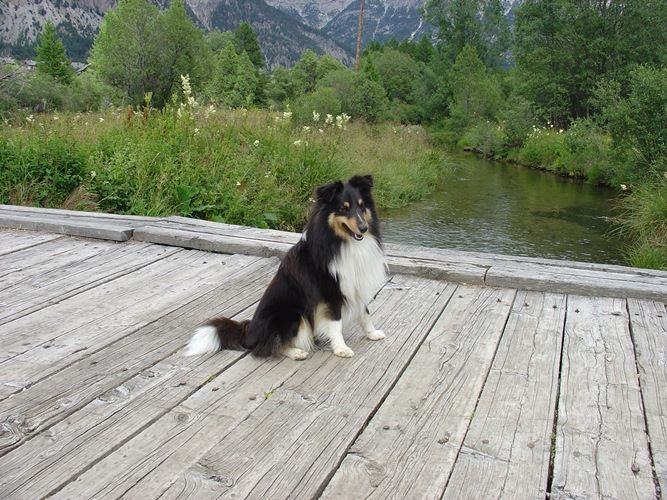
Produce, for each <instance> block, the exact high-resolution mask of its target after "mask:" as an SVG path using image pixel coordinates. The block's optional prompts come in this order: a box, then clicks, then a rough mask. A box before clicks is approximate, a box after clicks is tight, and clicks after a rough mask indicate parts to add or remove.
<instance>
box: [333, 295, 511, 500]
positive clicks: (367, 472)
mask: <svg viewBox="0 0 667 500" xmlns="http://www.w3.org/2000/svg"><path fill="white" fill-rule="evenodd" d="M514 296H515V292H514V291H513V290H499V289H491V288H478V287H459V289H458V290H457V292H456V293H455V294H454V296H453V297H452V300H451V301H450V302H449V304H448V305H447V307H446V308H445V310H444V312H443V313H442V315H441V316H440V318H439V320H438V322H437V323H436V324H435V326H434V327H433V329H432V330H431V332H430V333H429V335H428V336H427V338H426V340H425V342H424V343H423V344H422V346H421V347H420V348H419V350H418V352H417V354H416V355H415V357H414V359H413V360H412V362H411V363H410V365H409V366H408V368H407V369H406V370H405V373H404V374H403V375H402V376H401V378H400V379H399V381H398V383H397V384H396V386H395V387H394V388H393V390H392V391H391V393H390V394H389V396H388V397H387V399H386V401H384V403H383V404H382V406H381V407H380V408H379V409H378V411H377V413H376V414H375V415H374V416H373V418H372V419H371V421H370V422H369V423H368V425H367V426H366V428H365V429H364V431H363V432H362V433H361V435H360V436H359V437H358V438H357V440H356V441H355V442H354V444H353V445H352V447H351V448H350V450H349V452H348V453H347V455H346V456H345V459H344V460H343V462H342V463H341V465H340V467H339V468H338V470H337V471H336V473H335V474H334V476H333V478H332V479H331V482H330V483H329V484H328V485H327V487H326V489H325V490H324V493H323V495H322V497H323V498H438V497H440V495H442V493H443V492H444V489H445V484H446V482H447V478H448V477H449V475H450V472H451V470H452V467H453V466H454V461H455V460H456V456H457V454H458V451H459V448H460V447H461V443H462V441H463V439H464V437H465V433H466V430H467V429H468V425H469V423H470V420H471V419H472V417H473V413H474V412H475V406H476V403H477V399H478V397H479V394H480V392H481V390H482V387H483V384H484V380H485V378H486V375H487V373H488V371H489V368H490V367H491V363H492V361H493V357H494V354H495V351H496V348H497V346H498V342H499V340H500V337H501V334H502V331H503V328H504V326H505V323H506V321H507V318H508V315H509V313H510V309H511V307H512V302H513V300H514Z"/></svg>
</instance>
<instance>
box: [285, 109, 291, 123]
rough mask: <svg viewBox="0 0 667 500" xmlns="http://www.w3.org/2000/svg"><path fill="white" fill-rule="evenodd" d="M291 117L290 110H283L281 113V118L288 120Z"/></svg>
mask: <svg viewBox="0 0 667 500" xmlns="http://www.w3.org/2000/svg"><path fill="white" fill-rule="evenodd" d="M291 119H292V112H291V111H285V112H284V113H283V120H284V121H286V122H288V121H290V120H291Z"/></svg>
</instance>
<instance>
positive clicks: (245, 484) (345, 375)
mask: <svg viewBox="0 0 667 500" xmlns="http://www.w3.org/2000/svg"><path fill="white" fill-rule="evenodd" d="M0 227H2V228H3V229H0V345H2V349H0V498H3V499H6V498H18V499H35V498H41V497H46V496H49V497H51V496H53V497H56V498H66V499H72V498H77V499H78V498H92V497H95V498H102V497H114V498H117V497H125V498H137V499H147V498H157V497H160V498H210V497H233V498H246V497H250V498H262V499H268V498H270V499H273V498H286V497H292V498H313V497H322V498H366V497H372V498H410V499H412V498H441V497H444V498H452V499H458V498H464V499H468V498H480V499H488V498H506V499H524V498H531V499H532V498H539V499H545V498H551V499H554V498H558V499H566V498H567V499H571V498H576V499H583V498H591V499H592V498H608V499H632V498H639V499H653V498H661V491H665V488H666V487H667V310H666V306H665V303H667V273H664V272H654V271H645V270H637V269H630V268H624V267H620V266H603V265H596V264H585V263H573V262H559V261H548V260H542V259H530V258H512V257H506V256H489V255H484V254H470V253H463V252H451V251H445V250H433V249H424V248H407V247H405V248H401V247H396V246H389V247H388V249H387V253H388V255H389V262H390V270H391V271H392V275H391V279H390V280H389V281H388V282H387V283H386V285H385V286H384V287H383V288H382V290H381V291H380V292H379V294H378V295H377V297H376V299H375V300H374V301H373V303H372V304H371V313H372V315H373V317H374V322H375V323H376V325H377V326H378V328H382V329H383V330H384V331H385V333H386V334H387V339H386V340H384V341H381V342H370V341H368V340H366V339H365V338H364V337H363V335H362V334H361V332H360V331H358V330H357V329H354V330H350V331H348V332H347V335H346V336H347V339H348V343H349V345H350V346H351V347H352V348H353V349H354V351H355V353H356V355H355V356H354V357H353V358H351V359H341V358H337V357H335V356H333V355H332V354H331V353H330V352H329V351H326V350H322V351H318V352H316V353H315V354H314V355H313V356H312V357H311V358H309V359H308V360H306V361H302V362H294V361H291V360H288V359H271V360H260V359H256V358H253V357H252V356H248V355H246V353H243V352H234V351H223V352H221V353H217V354H214V355H210V356H204V357H195V358H185V357H183V356H182V350H183V347H184V346H185V344H186V343H187V341H188V339H189V336H190V334H191V333H192V331H193V328H194V327H195V326H196V325H197V324H198V323H200V322H201V321H203V320H205V319H207V318H209V317H211V316H213V315H218V314H222V315H228V316H234V317H237V318H245V317H248V316H249V315H251V314H252V311H253V308H254V306H255V305H256V303H257V301H258V299H259V298H260V296H261V294H262V292H263V289H264V287H265V286H266V285H267V283H268V282H269V280H270V279H271V277H272V275H273V273H274V272H275V270H276V268H277V265H278V262H279V260H278V258H277V257H279V256H280V255H282V253H283V252H284V251H285V250H286V249H287V248H289V246H290V245H291V243H292V242H293V241H294V240H295V238H297V237H298V236H297V235H294V234H291V233H281V232H277V231H261V230H257V229H251V228H240V227H234V226H226V225H219V224H213V223H208V222H202V221H193V220H188V219H182V218H167V219H151V218H145V217H117V216H110V215H104V214H85V213H76V212H66V211H48V210H35V209H25V208H20V207H8V206H4V207H2V206H0ZM25 229H29V230H30V231H27V230H25ZM72 235H74V236H72ZM82 236H89V238H84V237H82ZM202 250H213V251H215V252H222V253H215V252H210V251H202Z"/></svg>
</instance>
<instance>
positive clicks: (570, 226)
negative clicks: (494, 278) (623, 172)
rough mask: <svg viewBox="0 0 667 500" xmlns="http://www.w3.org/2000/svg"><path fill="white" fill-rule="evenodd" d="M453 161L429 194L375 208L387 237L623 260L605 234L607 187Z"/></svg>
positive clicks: (465, 159)
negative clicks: (379, 211) (402, 204)
mask: <svg viewBox="0 0 667 500" xmlns="http://www.w3.org/2000/svg"><path fill="white" fill-rule="evenodd" d="M453 163H454V172H453V174H451V175H447V176H446V177H445V178H444V179H443V181H442V183H441V186H440V188H439V189H438V191H437V193H435V194H434V195H433V196H431V197H430V198H429V199H427V200H424V201H422V202H419V203H415V204H413V205H410V206H409V207H406V208H402V209H395V210H386V211H384V212H383V213H382V217H383V233H384V237H385V240H386V241H388V242H392V243H403V244H411V245H424V246H431V247H440V248H451V249H459V250H472V251H479V252H492V253H503V254H510V255H524V256H534V257H548V258H555V259H569V260H579V261H588V262H604V263H616V264H622V263H623V255H622V250H621V247H622V244H621V241H619V240H618V239H617V238H615V237H612V236H610V235H609V230H610V224H611V221H610V219H611V217H612V209H613V198H614V196H615V194H614V192H612V191H608V190H604V189H599V188H595V187H593V186H590V185H587V184H583V183H581V182H577V181H572V180H569V179H563V178H560V177H556V176H554V175H551V174H547V173H544V172H539V171H535V170H531V169H528V168H525V167H520V166H517V165H510V164H503V163H498V162H490V161H486V160H483V159H480V158H477V157H476V156H473V155H461V156H456V157H455V158H454V159H453Z"/></svg>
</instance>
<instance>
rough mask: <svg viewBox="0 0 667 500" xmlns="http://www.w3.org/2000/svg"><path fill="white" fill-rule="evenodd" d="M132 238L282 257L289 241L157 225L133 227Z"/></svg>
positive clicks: (219, 250) (217, 250)
mask: <svg viewBox="0 0 667 500" xmlns="http://www.w3.org/2000/svg"><path fill="white" fill-rule="evenodd" d="M134 239H135V240H137V241H145V242H149V243H159V244H161V245H171V246H177V247H184V248H195V249H197V250H206V251H209V252H220V253H238V254H242V255H255V256H257V257H282V256H283V255H285V253H287V251H288V250H289V249H290V248H291V247H292V245H291V244H288V243H281V242H274V241H262V242H260V241H254V240H249V239H247V238H238V237H235V236H228V235H224V234H211V233H197V232H193V231H184V230H181V229H169V228H162V227H158V226H142V227H138V228H137V229H135V230H134Z"/></svg>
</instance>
